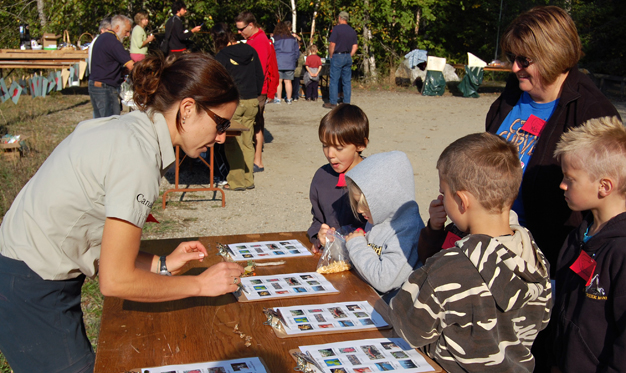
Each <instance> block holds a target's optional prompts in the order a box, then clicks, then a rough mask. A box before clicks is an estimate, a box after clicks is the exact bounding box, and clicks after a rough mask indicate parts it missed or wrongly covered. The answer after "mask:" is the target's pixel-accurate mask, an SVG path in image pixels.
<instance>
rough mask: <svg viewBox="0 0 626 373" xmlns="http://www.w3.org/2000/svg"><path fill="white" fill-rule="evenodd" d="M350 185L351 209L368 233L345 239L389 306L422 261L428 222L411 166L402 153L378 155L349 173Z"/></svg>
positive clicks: (352, 255)
mask: <svg viewBox="0 0 626 373" xmlns="http://www.w3.org/2000/svg"><path fill="white" fill-rule="evenodd" d="M346 183H347V185H348V190H349V193H350V204H351V206H352V210H353V211H354V212H355V215H357V214H361V215H363V217H364V218H365V219H366V220H367V223H366V225H365V231H363V230H357V231H355V232H353V233H351V234H349V235H347V236H346V241H347V248H348V252H349V255H350V260H351V261H352V264H353V265H354V268H355V269H356V271H357V272H358V273H359V274H360V275H361V276H362V277H363V278H364V279H365V281H367V282H368V283H369V284H370V285H371V286H372V287H373V288H374V289H376V290H377V291H378V292H379V293H381V295H382V296H383V299H385V300H386V301H387V302H388V301H389V299H391V296H393V295H394V294H395V292H396V291H397V289H398V288H399V287H400V286H401V285H402V283H403V282H404V281H405V280H406V279H407V277H408V276H409V274H410V273H411V272H412V271H413V267H414V266H415V265H416V264H417V263H418V258H417V239H418V237H419V233H420V230H421V229H422V228H423V227H424V223H423V222H422V218H421V217H420V214H419V207H418V205H417V202H415V182H414V180H413V167H412V166H411V162H410V161H409V159H408V158H407V156H406V154H404V153H402V152H399V151H393V152H388V153H380V154H374V155H372V156H370V157H367V158H365V159H364V160H363V161H361V162H360V163H359V164H358V165H356V166H355V167H354V168H353V169H351V170H350V171H348V172H347V173H346Z"/></svg>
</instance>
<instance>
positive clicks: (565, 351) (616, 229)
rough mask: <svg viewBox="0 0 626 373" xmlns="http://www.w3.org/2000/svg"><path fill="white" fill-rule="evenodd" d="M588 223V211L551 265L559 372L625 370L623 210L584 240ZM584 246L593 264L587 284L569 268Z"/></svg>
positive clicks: (625, 226) (625, 246) (625, 237)
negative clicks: (554, 279) (593, 269)
mask: <svg viewBox="0 0 626 373" xmlns="http://www.w3.org/2000/svg"><path fill="white" fill-rule="evenodd" d="M592 223H593V216H592V215H591V214H588V215H587V216H586V217H585V220H584V221H583V222H582V224H581V225H580V227H579V228H578V229H577V230H575V231H573V232H572V233H571V234H570V235H569V236H568V237H567V241H566V242H565V244H563V248H562V249H561V253H560V254H559V259H558V262H557V265H556V302H555V305H554V309H553V310H552V317H553V321H554V322H555V323H556V333H555V335H556V340H555V343H554V348H555V356H556V363H557V364H558V366H559V368H560V369H561V371H562V372H564V373H566V372H623V371H624V370H625V369H626V212H625V213H622V214H620V215H617V216H616V217H614V218H613V219H611V220H609V221H608V222H607V223H606V225H605V226H604V227H603V228H602V229H601V230H600V231H599V232H597V233H596V234H595V235H594V236H593V237H591V238H590V239H589V241H587V243H583V236H584V233H585V231H586V230H587V227H589V226H590V225H591V224H592ZM583 250H584V251H585V252H586V253H587V254H588V255H589V256H590V257H592V258H593V259H594V260H595V261H596V263H597V264H596V269H595V271H594V273H593V274H592V279H593V280H592V281H591V284H590V286H588V287H587V286H585V285H586V281H585V280H584V279H583V278H582V277H580V276H579V275H577V274H576V273H574V271H572V270H571V269H570V266H571V265H572V264H573V263H574V262H575V261H576V259H577V258H578V256H579V255H580V253H581V251H583ZM596 276H597V277H596Z"/></svg>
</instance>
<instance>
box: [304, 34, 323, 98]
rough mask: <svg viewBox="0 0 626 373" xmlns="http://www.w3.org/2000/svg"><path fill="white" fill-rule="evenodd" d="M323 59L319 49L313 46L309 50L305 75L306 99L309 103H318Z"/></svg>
mask: <svg viewBox="0 0 626 373" xmlns="http://www.w3.org/2000/svg"><path fill="white" fill-rule="evenodd" d="M321 66H322V59H321V58H320V57H319V56H318V55H317V47H316V46H315V45H311V46H310V47H309V48H308V49H307V57H306V62H305V66H304V67H305V68H306V73H304V86H305V87H306V88H305V93H304V95H305V97H306V100H307V101H317V97H318V94H317V88H318V86H319V80H320V77H319V74H320V72H321V70H322V69H321Z"/></svg>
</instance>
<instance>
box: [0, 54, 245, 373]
mask: <svg viewBox="0 0 626 373" xmlns="http://www.w3.org/2000/svg"><path fill="white" fill-rule="evenodd" d="M132 79H133V84H134V88H135V96H134V100H135V102H136V103H137V104H138V105H139V107H140V108H141V110H140V111H134V112H132V113H130V114H126V115H123V116H112V117H108V118H100V119H94V120H88V121H84V122H82V123H79V125H78V126H77V127H76V129H75V130H74V132H73V133H72V134H70V135H69V136H68V137H67V138H66V139H65V140H64V141H63V142H61V144H59V146H58V147H57V148H56V149H55V150H54V151H53V152H52V154H51V155H50V156H49V157H48V159H47V160H46V161H45V162H44V164H43V165H42V166H41V168H40V169H39V171H37V173H36V174H35V176H33V178H32V179H31V180H30V181H29V182H28V183H27V184H26V185H25V186H24V188H23V189H22V191H21V192H20V193H19V195H18V196H17V198H16V199H15V201H14V202H13V205H12V206H11V209H10V210H9V211H8V212H7V214H6V215H5V217H4V220H3V222H2V226H0V330H2V332H1V333H0V351H2V353H3V354H4V355H5V356H6V358H7V360H8V362H9V364H11V367H12V368H13V370H14V371H15V372H52V371H54V372H90V371H92V370H93V365H94V353H93V351H92V349H91V345H90V343H89V341H88V340H87V337H86V334H85V328H84V325H83V321H82V312H81V309H80V291H81V286H82V283H83V280H84V279H85V276H95V275H96V274H98V275H99V279H100V290H101V291H102V294H104V295H105V296H114V297H119V298H123V299H128V300H133V301H139V302H161V301H169V300H175V299H181V298H186V297H191V296H218V295H222V294H225V293H228V292H233V291H235V290H237V285H236V284H237V283H238V281H239V276H240V275H241V274H242V273H243V269H242V268H241V267H240V266H239V265H237V264H234V263H219V264H216V265H214V266H212V267H210V268H208V269H207V270H206V271H204V272H203V273H202V274H200V275H198V276H174V277H169V276H165V275H167V274H168V272H171V273H174V274H175V273H177V272H178V271H179V270H180V269H181V268H182V266H183V265H184V264H185V263H187V262H189V261H192V260H200V261H202V259H203V258H204V257H205V256H206V255H207V251H206V248H205V247H204V246H203V245H202V244H201V243H200V242H185V243H182V244H180V245H179V246H178V247H177V248H176V249H174V251H173V252H172V254H170V255H168V256H167V257H165V258H164V259H165V260H164V261H163V260H162V259H163V257H161V258H159V257H157V256H154V255H151V254H147V253H143V252H141V251H139V244H140V240H141V229H142V227H143V225H144V223H145V221H146V218H147V217H148V214H149V213H150V208H151V206H152V204H153V203H154V201H155V200H156V199H157V197H158V196H159V183H160V180H161V176H162V175H163V174H164V172H165V171H166V170H167V168H168V167H169V166H171V165H172V163H173V162H174V160H175V156H174V151H173V147H174V146H180V147H181V148H182V149H183V150H184V151H185V153H186V154H187V155H188V156H190V157H192V158H196V157H198V155H199V154H200V153H201V152H206V151H207V148H208V147H211V146H213V144H215V142H223V141H224V138H225V134H224V131H225V130H226V128H227V127H228V125H229V122H230V121H229V118H231V117H232V115H233V113H234V112H235V109H236V108H237V103H238V99H239V94H238V92H237V88H236V87H235V84H234V83H233V81H232V79H231V78H230V76H229V75H228V73H227V72H226V70H225V69H224V68H223V67H222V65H220V64H219V63H218V62H217V61H215V60H214V59H213V58H211V57H210V56H207V55H203V54H186V55H180V56H170V57H168V58H167V60H163V59H162V58H161V57H157V56H149V57H147V58H146V59H145V60H144V61H142V62H140V63H138V64H137V65H135V68H134V69H133V72H132Z"/></svg>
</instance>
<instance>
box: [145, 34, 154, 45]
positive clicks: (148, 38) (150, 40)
mask: <svg viewBox="0 0 626 373" xmlns="http://www.w3.org/2000/svg"><path fill="white" fill-rule="evenodd" d="M153 40H154V35H152V34H150V35H149V36H148V37H147V38H146V41H147V42H148V43H151V42H152V41H153Z"/></svg>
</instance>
